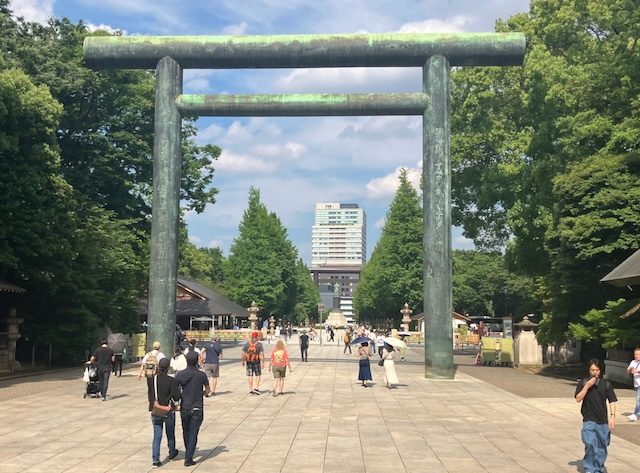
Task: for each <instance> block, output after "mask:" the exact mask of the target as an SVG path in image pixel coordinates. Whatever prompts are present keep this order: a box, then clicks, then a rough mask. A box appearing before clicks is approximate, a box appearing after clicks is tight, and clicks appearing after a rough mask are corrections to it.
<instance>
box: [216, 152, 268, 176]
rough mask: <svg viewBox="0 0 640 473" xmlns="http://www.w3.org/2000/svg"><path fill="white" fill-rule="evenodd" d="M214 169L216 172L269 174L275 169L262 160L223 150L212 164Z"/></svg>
mask: <svg viewBox="0 0 640 473" xmlns="http://www.w3.org/2000/svg"><path fill="white" fill-rule="evenodd" d="M214 167H215V169H216V170H221V171H228V172H233V173H270V172H273V171H275V169H276V166H275V164H274V163H268V162H266V161H265V160H264V159H262V158H256V157H254V156H249V155H243V154H235V153H232V152H229V151H224V150H223V151H222V153H221V154H220V157H219V158H218V159H217V160H216V162H215V163H214Z"/></svg>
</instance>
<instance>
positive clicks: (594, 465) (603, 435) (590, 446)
mask: <svg viewBox="0 0 640 473" xmlns="http://www.w3.org/2000/svg"><path fill="white" fill-rule="evenodd" d="M589 375H590V376H589V377H588V378H584V379H581V380H580V382H579V383H578V386H577V387H576V393H575V398H576V401H577V402H582V407H581V408H580V412H581V413H582V442H583V443H584V458H583V460H582V467H583V469H584V471H585V473H603V472H604V471H605V470H604V462H605V460H606V459H607V446H608V445H609V439H610V437H611V431H612V430H613V429H614V428H615V426H616V421H615V416H616V404H615V403H616V402H617V401H618V398H617V397H616V393H615V392H614V391H613V386H612V385H611V383H610V382H609V381H607V380H606V379H602V364H601V363H600V360H596V359H593V360H591V361H589ZM607 401H609V411H610V413H609V414H610V415H609V418H608V419H607Z"/></svg>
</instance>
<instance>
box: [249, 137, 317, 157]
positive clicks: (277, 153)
mask: <svg viewBox="0 0 640 473" xmlns="http://www.w3.org/2000/svg"><path fill="white" fill-rule="evenodd" d="M251 151H252V152H253V153H255V154H257V155H259V156H264V157H265V158H288V159H298V158H300V156H302V155H303V154H305V153H306V152H307V147H306V146H305V145H303V144H302V143H295V142H293V141H287V142H286V143H284V144H279V143H277V144H260V145H256V146H254V147H252V148H251Z"/></svg>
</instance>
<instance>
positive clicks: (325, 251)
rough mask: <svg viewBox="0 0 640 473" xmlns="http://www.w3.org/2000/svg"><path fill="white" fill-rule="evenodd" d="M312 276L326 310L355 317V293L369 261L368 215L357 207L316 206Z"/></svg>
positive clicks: (326, 204) (312, 238)
mask: <svg viewBox="0 0 640 473" xmlns="http://www.w3.org/2000/svg"><path fill="white" fill-rule="evenodd" d="M311 252H312V254H311V275H312V277H313V280H314V282H315V284H316V286H317V287H318V289H319V290H320V298H321V301H322V304H323V305H324V307H325V308H327V309H329V308H334V309H340V310H342V312H343V314H344V315H345V316H346V317H351V316H353V315H354V314H353V294H354V293H355V290H356V288H357V287H358V282H359V281H360V272H361V271H362V266H364V264H365V263H366V261H367V216H366V214H365V212H364V210H363V209H361V208H360V207H358V204H340V203H338V202H320V203H317V204H316V217H315V224H314V225H313V228H312V231H311Z"/></svg>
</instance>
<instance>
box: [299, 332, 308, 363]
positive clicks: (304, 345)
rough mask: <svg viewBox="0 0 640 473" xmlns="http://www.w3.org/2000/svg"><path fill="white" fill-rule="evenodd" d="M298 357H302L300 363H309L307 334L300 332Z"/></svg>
mask: <svg viewBox="0 0 640 473" xmlns="http://www.w3.org/2000/svg"><path fill="white" fill-rule="evenodd" d="M300 355H301V356H302V361H304V362H307V361H309V335H307V332H302V335H300Z"/></svg>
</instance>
